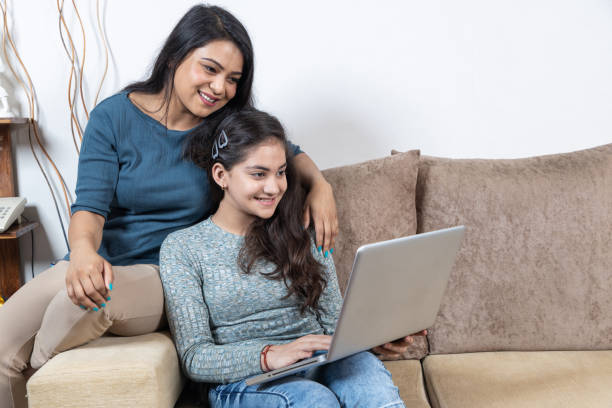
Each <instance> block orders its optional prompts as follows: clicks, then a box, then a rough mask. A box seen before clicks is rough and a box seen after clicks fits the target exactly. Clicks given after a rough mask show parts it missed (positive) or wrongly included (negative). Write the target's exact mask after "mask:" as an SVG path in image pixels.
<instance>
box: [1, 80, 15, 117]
mask: <svg viewBox="0 0 612 408" xmlns="http://www.w3.org/2000/svg"><path fill="white" fill-rule="evenodd" d="M13 116H14V115H13V112H11V109H10V108H9V105H8V93H6V91H5V90H4V88H3V87H1V86H0V118H12V117H13Z"/></svg>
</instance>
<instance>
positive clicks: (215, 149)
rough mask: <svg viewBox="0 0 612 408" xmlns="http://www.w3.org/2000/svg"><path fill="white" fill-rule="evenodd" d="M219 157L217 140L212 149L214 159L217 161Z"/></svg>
mask: <svg viewBox="0 0 612 408" xmlns="http://www.w3.org/2000/svg"><path fill="white" fill-rule="evenodd" d="M217 157H219V149H218V148H217V141H216V140H215V141H214V142H213V147H212V158H213V160H215V159H216V158H217Z"/></svg>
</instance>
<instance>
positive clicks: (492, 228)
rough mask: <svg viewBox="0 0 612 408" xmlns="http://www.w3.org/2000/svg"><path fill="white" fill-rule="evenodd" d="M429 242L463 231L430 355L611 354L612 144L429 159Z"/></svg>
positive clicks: (424, 170) (425, 226) (423, 200)
mask: <svg viewBox="0 0 612 408" xmlns="http://www.w3.org/2000/svg"><path fill="white" fill-rule="evenodd" d="M417 211H418V217H419V218H418V219H419V232H424V231H432V230H436V229H440V228H445V227H450V226H454V225H458V224H464V225H465V226H466V227H467V231H466V236H465V240H464V242H463V245H462V248H461V250H460V253H459V255H458V259H457V262H456V264H455V267H454V269H453V272H452V274H451V278H450V282H449V284H448V287H447V291H446V294H445V297H444V300H443V304H442V307H441V310H440V313H439V314H438V317H437V320H436V323H435V325H434V327H432V328H431V330H430V335H429V336H428V337H429V342H430V352H431V353H432V354H438V353H460V352H470V351H502V350H507V351H508V350H524V351H527V350H602V349H612V313H611V311H612V296H610V293H611V292H610V291H611V289H612V273H611V271H612V250H611V248H612V233H611V231H612V145H606V146H601V147H598V148H593V149H588V150H583V151H577V152H572V153H566V154H557V155H549V156H541V157H532V158H525V159H514V160H453V159H444V158H436V157H426V156H424V157H422V161H421V166H420V169H419V181H418V185H417Z"/></svg>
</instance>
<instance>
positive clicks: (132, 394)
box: [27, 332, 184, 408]
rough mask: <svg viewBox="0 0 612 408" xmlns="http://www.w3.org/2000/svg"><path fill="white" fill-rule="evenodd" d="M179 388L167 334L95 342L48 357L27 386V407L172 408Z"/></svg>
mask: <svg viewBox="0 0 612 408" xmlns="http://www.w3.org/2000/svg"><path fill="white" fill-rule="evenodd" d="M183 385H184V379H183V376H182V375H181V373H180V369H179V362H178V357H177V354H176V349H175V348H174V344H173V343H172V340H171V337H170V333H168V332H159V333H151V334H146V335H142V336H134V337H114V336H112V337H101V338H99V339H97V340H94V341H92V342H90V343H88V344H86V345H84V346H81V347H78V348H75V349H72V350H68V351H65V352H63V353H60V354H58V355H57V356H55V357H53V358H52V359H51V360H49V362H48V363H46V364H45V365H44V366H42V367H41V368H40V370H38V371H37V372H36V374H34V375H33V376H32V377H31V378H30V380H29V381H28V384H27V389H28V401H29V408H44V407H62V408H72V407H74V408H77V407H79V408H81V407H90V408H91V407H100V408H108V407H113V408H115V407H126V408H128V407H129V408H132V407H156V408H157V407H159V408H162V407H163V408H167V407H173V406H174V404H175V402H176V400H177V399H178V397H179V394H180V393H181V390H182V388H183Z"/></svg>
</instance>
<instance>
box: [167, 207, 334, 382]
mask: <svg viewBox="0 0 612 408" xmlns="http://www.w3.org/2000/svg"><path fill="white" fill-rule="evenodd" d="M243 244H244V237H242V236H239V235H234V234H231V233H229V232H227V231H225V230H223V229H221V228H220V227H218V226H217V225H216V224H215V223H213V222H212V220H211V219H210V218H208V219H206V220H205V221H203V222H201V223H199V224H197V225H194V226H193V227H190V228H187V229H184V230H181V231H177V232H174V233H172V234H170V235H169V236H168V237H167V238H166V240H165V241H164V243H163V245H162V247H161V255H160V276H161V280H162V284H163V287H164V297H165V299H166V304H165V307H166V316H167V318H168V323H169V325H170V330H171V331H172V335H173V337H174V341H175V344H176V348H177V351H178V354H179V358H180V361H181V365H182V368H183V371H184V372H185V374H186V375H187V376H188V377H189V378H191V379H192V380H194V381H199V382H208V383H231V382H236V381H239V380H241V379H244V378H246V377H249V376H252V375H255V374H261V372H262V370H261V366H260V353H261V350H262V349H263V347H264V346H265V345H267V344H282V343H288V342H290V341H293V340H295V339H297V338H299V337H302V336H305V335H307V334H329V335H331V334H333V333H334V330H335V327H336V321H337V319H338V316H339V314H340V308H341V305H342V297H341V296H340V290H339V288H338V280H337V278H336V269H335V267H334V262H333V260H332V258H331V256H329V257H327V258H325V257H324V256H323V254H321V253H320V252H318V251H317V250H316V248H315V244H314V241H313V243H312V253H313V254H314V256H315V259H316V260H317V261H318V262H319V263H320V264H321V265H322V266H323V268H324V271H325V279H326V281H327V285H326V287H325V289H324V291H323V292H322V294H321V297H320V299H319V306H320V307H321V313H320V316H317V315H316V314H314V313H312V312H306V313H305V314H303V315H302V314H301V313H300V307H301V304H302V301H301V300H300V299H298V298H297V297H296V296H291V297H288V298H285V296H286V295H287V287H286V286H285V284H284V282H283V281H282V280H281V281H278V280H271V279H268V278H266V277H265V276H263V275H262V274H261V272H264V273H270V272H273V271H274V270H275V269H276V266H275V265H273V264H271V263H269V262H263V261H260V262H258V263H257V264H256V265H257V266H256V270H255V271H253V272H251V273H250V274H245V273H244V272H243V271H242V270H241V269H240V267H239V266H238V262H237V259H238V252H239V251H240V248H242V245H243Z"/></svg>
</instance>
